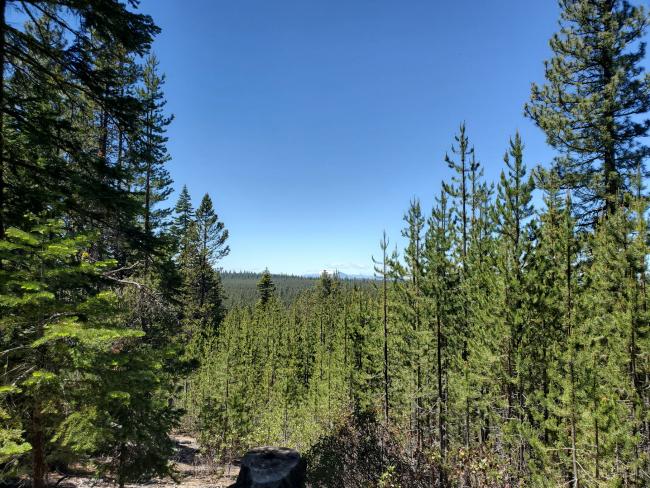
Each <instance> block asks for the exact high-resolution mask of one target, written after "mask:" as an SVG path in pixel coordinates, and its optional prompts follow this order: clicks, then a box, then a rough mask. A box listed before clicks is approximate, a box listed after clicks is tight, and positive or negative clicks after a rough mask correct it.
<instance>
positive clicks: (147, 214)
mask: <svg viewBox="0 0 650 488" xmlns="http://www.w3.org/2000/svg"><path fill="white" fill-rule="evenodd" d="M158 66H159V63H158V59H157V58H156V57H155V56H154V55H149V56H148V57H147V59H146V60H145V65H144V69H143V73H142V86H141V87H139V89H138V90H137V96H138V99H139V101H140V103H141V105H142V107H143V113H142V116H141V120H139V123H138V127H137V128H136V132H135V134H134V135H133V136H132V137H133V139H134V141H133V143H132V144H131V147H130V152H131V155H130V158H131V159H132V161H133V164H134V166H135V168H136V171H137V173H136V174H137V179H136V188H137V191H138V192H139V193H140V194H141V195H142V227H143V231H144V235H145V236H146V238H147V240H148V241H150V242H151V241H153V240H154V238H155V237H156V233H157V232H160V231H161V229H162V226H163V225H165V224H166V223H167V222H166V219H167V217H169V215H170V214H171V209H168V208H160V207H159V205H160V203H161V202H163V201H165V200H166V199H167V197H168V196H169V195H170V194H171V193H172V188H171V184H172V180H171V178H170V176H169V171H168V170H167V168H166V167H165V165H166V164H167V163H168V162H169V161H170V160H171V157H170V156H169V154H168V152H167V145H166V143H167V137H166V136H165V132H166V130H167V126H168V125H169V124H171V122H172V120H173V117H171V116H170V117H168V116H166V115H165V113H164V109H165V105H166V103H167V102H166V101H165V98H164V94H163V92H162V87H163V85H164V83H165V77H164V75H163V76H161V75H159V74H158ZM150 261H151V254H150V253H148V252H147V253H145V256H144V262H145V263H144V264H145V273H146V272H147V270H148V268H149V265H150Z"/></svg>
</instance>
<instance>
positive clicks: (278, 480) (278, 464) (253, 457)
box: [230, 447, 306, 488]
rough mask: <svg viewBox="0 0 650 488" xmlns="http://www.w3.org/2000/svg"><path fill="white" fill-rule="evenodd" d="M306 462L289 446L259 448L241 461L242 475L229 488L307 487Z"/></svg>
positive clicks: (247, 454) (248, 453)
mask: <svg viewBox="0 0 650 488" xmlns="http://www.w3.org/2000/svg"><path fill="white" fill-rule="evenodd" d="M305 472H306V464H305V461H304V460H303V459H302V458H301V457H300V454H299V453H298V452H297V451H294V450H293V449H288V448H286V447H258V448H255V449H253V450H252V451H248V452H247V453H246V455H245V456H244V457H243V458H242V460H241V468H240V471H239V476H238V477H237V481H236V482H235V484H234V485H231V486H230V488H304V486H305Z"/></svg>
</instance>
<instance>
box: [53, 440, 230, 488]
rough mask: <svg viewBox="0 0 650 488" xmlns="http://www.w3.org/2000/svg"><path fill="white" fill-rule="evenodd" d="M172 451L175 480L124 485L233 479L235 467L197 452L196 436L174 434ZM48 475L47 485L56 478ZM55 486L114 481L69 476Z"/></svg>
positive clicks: (221, 486) (210, 485) (178, 487)
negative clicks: (217, 461)
mask: <svg viewBox="0 0 650 488" xmlns="http://www.w3.org/2000/svg"><path fill="white" fill-rule="evenodd" d="M172 438H173V439H174V440H175V441H176V452H175V454H174V456H173V457H172V462H173V463H174V467H175V469H176V472H177V473H178V481H179V482H178V483H175V482H174V480H172V479H169V478H167V479H154V480H151V481H148V482H147V483H143V484H128V485H126V486H127V488H141V487H151V488H226V487H228V486H230V485H231V484H233V483H234V482H235V479H236V478H237V474H238V473H239V467H237V466H234V465H232V464H226V465H224V464H217V463H214V462H213V461H211V460H210V459H207V458H206V457H204V456H202V455H201V452H200V450H199V446H198V444H197V442H196V439H194V438H193V437H190V436H187V435H174V436H172ZM57 481H58V480H57V478H56V475H53V476H51V477H50V482H51V483H52V484H51V486H54V484H55V483H56V482H57ZM57 487H58V488H114V487H115V485H114V484H112V483H109V482H105V481H99V480H96V479H92V478H88V477H77V476H75V477H69V478H65V479H63V480H61V482H60V483H58V485H57Z"/></svg>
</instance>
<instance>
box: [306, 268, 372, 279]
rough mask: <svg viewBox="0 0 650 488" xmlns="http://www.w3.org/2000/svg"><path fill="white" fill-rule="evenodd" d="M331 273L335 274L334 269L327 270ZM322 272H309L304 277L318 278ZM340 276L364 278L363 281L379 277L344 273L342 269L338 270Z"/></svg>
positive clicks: (343, 277) (344, 277) (341, 277)
mask: <svg viewBox="0 0 650 488" xmlns="http://www.w3.org/2000/svg"><path fill="white" fill-rule="evenodd" d="M327 272H328V273H330V274H334V272H333V271H329V270H328V271H327ZM320 275H321V273H308V274H304V275H302V276H303V278H310V279H317V278H320ZM338 275H339V278H340V279H342V280H363V281H369V280H375V279H377V277H376V276H372V275H364V274H347V273H343V272H341V271H338Z"/></svg>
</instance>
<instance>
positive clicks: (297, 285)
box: [220, 271, 317, 308]
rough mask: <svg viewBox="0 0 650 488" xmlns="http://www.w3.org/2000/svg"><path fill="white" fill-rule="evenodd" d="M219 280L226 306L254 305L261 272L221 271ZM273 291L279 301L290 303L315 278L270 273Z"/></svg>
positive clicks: (313, 282)
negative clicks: (221, 284) (273, 286)
mask: <svg viewBox="0 0 650 488" xmlns="http://www.w3.org/2000/svg"><path fill="white" fill-rule="evenodd" d="M220 275H221V281H222V283H223V289H224V293H225V303H226V306H227V307H228V308H232V307H236V306H241V305H254V304H255V302H256V301H257V299H258V290H257V283H258V282H259V280H260V279H261V278H262V275H263V273H253V272H251V271H221V272H220ZM271 279H272V281H273V284H274V285H275V292H276V295H277V296H278V298H279V299H280V301H282V302H283V303H284V304H285V305H290V304H291V303H292V302H293V301H294V300H295V299H296V298H297V296H298V295H299V294H300V292H302V291H306V290H308V289H309V288H312V287H313V286H314V285H315V284H316V281H317V280H316V279H315V278H310V277H306V276H294V275H285V274H274V275H271Z"/></svg>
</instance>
